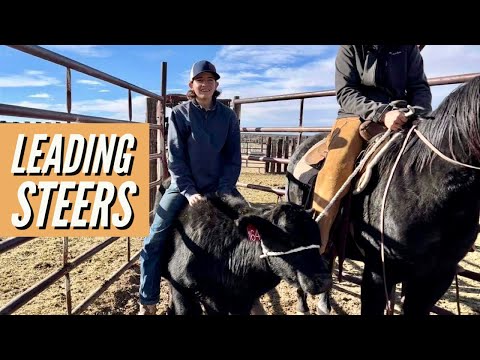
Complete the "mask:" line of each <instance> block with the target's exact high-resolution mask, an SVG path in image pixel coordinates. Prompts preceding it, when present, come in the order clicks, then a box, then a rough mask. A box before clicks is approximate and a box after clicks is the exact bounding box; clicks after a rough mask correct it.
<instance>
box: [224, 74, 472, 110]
mask: <svg viewBox="0 0 480 360" xmlns="http://www.w3.org/2000/svg"><path fill="white" fill-rule="evenodd" d="M477 76H480V73H469V74H462V75H452V76H439V77H435V78H431V79H428V83H429V84H430V85H431V86H437V85H448V84H459V83H463V82H466V81H469V80H471V79H473V78H474V77H477ZM335 94H336V92H335V90H324V91H311V92H301V93H293V94H284V95H271V96H259V97H251V98H243V99H242V98H238V99H233V100H232V104H233V105H238V104H254V103H261V102H270V101H283V100H300V99H308V98H317V97H326V96H335Z"/></svg>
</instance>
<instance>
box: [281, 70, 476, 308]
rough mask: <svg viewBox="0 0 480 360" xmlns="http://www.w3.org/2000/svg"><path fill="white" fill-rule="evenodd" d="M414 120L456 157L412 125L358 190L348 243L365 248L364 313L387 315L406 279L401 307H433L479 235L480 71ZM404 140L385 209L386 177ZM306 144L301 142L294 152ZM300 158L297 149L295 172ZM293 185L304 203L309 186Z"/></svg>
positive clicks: (293, 197)
mask: <svg viewBox="0 0 480 360" xmlns="http://www.w3.org/2000/svg"><path fill="white" fill-rule="evenodd" d="M412 125H415V126H416V128H415V130H418V132H419V133H420V134H423V136H424V137H425V138H426V139H428V141H429V142H430V143H431V144H432V145H433V146H434V147H435V148H436V149H438V151H439V152H441V153H442V154H444V155H445V156H447V157H448V158H450V159H453V160H455V162H451V161H448V160H446V159H444V158H443V157H442V156H441V155H439V154H438V153H437V152H435V151H434V150H432V149H431V148H430V147H429V146H427V145H426V143H425V142H424V141H422V140H421V139H420V137H419V135H417V133H416V132H412V133H411V136H410V138H409V139H408V140H407V141H406V142H405V139H406V137H407V134H408V131H409V129H408V128H406V129H404V130H403V131H402V134H401V135H400V136H399V137H397V138H396V139H395V140H393V142H392V145H391V146H390V147H389V148H388V150H387V151H386V153H385V154H384V156H383V157H382V158H381V159H380V161H379V162H378V164H377V165H376V166H375V167H374V168H373V173H372V178H371V180H370V182H369V184H368V185H367V187H366V188H365V190H363V191H362V192H361V193H359V194H358V195H354V196H353V197H352V203H351V222H352V224H353V229H354V231H353V233H351V236H349V238H348V239H347V249H348V248H349V247H350V248H356V247H358V248H359V249H361V252H362V253H363V255H364V256H363V261H364V264H365V266H364V270H363V276H362V282H361V303H362V305H361V313H362V314H383V313H384V310H385V308H386V305H387V301H388V300H387V299H388V294H390V293H391V291H392V290H393V289H394V285H395V284H397V283H400V282H402V283H403V292H404V296H405V300H404V303H403V313H404V314H405V315H422V314H429V312H430V310H431V308H432V307H433V305H435V303H436V302H437V301H438V300H439V299H440V298H441V297H442V296H443V295H444V293H445V292H446V291H447V290H448V288H449V286H450V285H451V283H452V280H453V278H454V276H455V273H456V269H457V264H458V262H459V261H460V260H462V258H463V257H464V256H465V255H466V254H467V252H468V250H469V249H470V248H471V247H472V245H473V244H474V242H475V239H476V237H477V234H478V221H479V209H480V201H479V200H480V168H477V169H476V168H474V167H479V166H480V77H476V78H474V79H472V80H470V81H469V82H467V83H465V84H463V85H461V86H460V87H458V88H457V89H456V90H454V91H453V92H452V93H451V94H450V95H448V96H447V97H446V98H445V99H444V100H443V102H442V103H441V104H440V105H439V106H438V108H437V109H436V110H435V111H433V112H432V113H431V116H429V117H428V118H420V117H413V121H412ZM321 137H322V136H319V137H318V138H321ZM404 143H405V144H404ZM404 145H405V148H404V152H403V155H402V156H401V157H400V159H399V160H398V165H397V166H396V168H395V170H394V172H393V176H392V179H391V183H390V185H389V187H388V192H387V194H386V199H385V203H384V211H383V213H382V211H381V208H382V198H383V197H384V194H385V191H386V185H387V182H388V178H389V177H390V175H391V172H392V168H393V166H394V163H395V162H396V161H397V157H398V155H399V153H400V151H401V148H402V146H404ZM310 146H311V145H310ZM306 150H307V149H305V147H302V146H300V147H298V148H297V150H296V152H298V153H300V152H303V153H305V152H306ZM300 157H301V156H299V155H297V154H294V155H293V157H292V159H293V161H291V164H289V169H290V171H291V170H292V169H293V168H294V166H295V161H297V162H298V160H299V159H300ZM460 163H461V164H460ZM462 164H463V165H462ZM465 165H466V166H465ZM287 187H288V196H289V200H290V201H292V202H297V203H298V202H301V199H302V198H303V191H305V189H302V188H301V187H299V186H297V185H295V184H293V183H292V181H288V182H287ZM382 221H383V227H382ZM382 229H383V241H382ZM382 243H383V249H384V250H383V253H384V261H382V256H381V255H382V254H381V253H382V250H381V248H382ZM352 244H353V245H352ZM346 256H347V257H349V255H348V251H347V254H346ZM300 295H301V294H300ZM327 302H328V294H323V296H320V299H319V304H318V307H319V308H323V310H325V307H326V306H327V305H328V304H327Z"/></svg>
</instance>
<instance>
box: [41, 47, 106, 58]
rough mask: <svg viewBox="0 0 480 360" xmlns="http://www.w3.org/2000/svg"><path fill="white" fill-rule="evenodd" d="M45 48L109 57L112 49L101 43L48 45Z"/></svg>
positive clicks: (88, 55)
mask: <svg viewBox="0 0 480 360" xmlns="http://www.w3.org/2000/svg"><path fill="white" fill-rule="evenodd" d="M44 47H45V48H47V49H49V50H51V51H54V52H61V51H64V52H68V53H73V54H75V55H80V56H87V57H108V56H110V51H108V50H107V49H105V48H104V47H102V46H100V45H46V46H44Z"/></svg>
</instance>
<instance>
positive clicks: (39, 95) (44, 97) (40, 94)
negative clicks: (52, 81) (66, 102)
mask: <svg viewBox="0 0 480 360" xmlns="http://www.w3.org/2000/svg"><path fill="white" fill-rule="evenodd" d="M28 97H31V98H39V99H50V94H47V93H39V94H32V95H28Z"/></svg>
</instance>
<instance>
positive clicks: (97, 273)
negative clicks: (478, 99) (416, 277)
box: [0, 163, 480, 315]
mask: <svg viewBox="0 0 480 360" xmlns="http://www.w3.org/2000/svg"><path fill="white" fill-rule="evenodd" d="M240 182H243V183H252V184H261V185H265V186H271V187H283V186H284V185H285V176H284V175H270V174H269V175H265V174H263V170H262V167H259V168H255V167H252V163H249V168H244V170H243V171H242V175H241V177H240ZM239 190H240V192H241V193H242V194H243V195H244V196H245V198H246V199H247V200H248V201H250V202H252V203H271V202H276V201H278V200H279V199H278V197H277V196H276V195H275V194H272V193H266V192H262V191H258V190H252V189H246V188H239ZM104 239H105V238H69V240H68V247H69V259H70V260H71V259H74V258H75V257H77V256H78V255H80V254H82V253H83V252H85V251H87V250H88V249H90V248H92V247H93V246H95V245H96V244H99V243H100V242H102V240H104ZM2 240H3V239H2ZM142 240H143V239H141V238H132V239H131V241H130V242H131V254H135V253H136V252H137V251H138V250H139V249H140V248H141V246H142ZM126 253H127V240H126V239H120V240H118V241H116V242H114V243H113V244H111V245H109V246H107V247H106V248H105V249H103V250H102V251H101V252H100V253H99V254H97V255H95V256H93V257H92V258H91V259H90V260H89V261H87V262H86V263H84V264H82V265H81V266H79V267H78V268H76V269H75V270H74V271H72V272H71V274H70V280H71V285H70V287H71V296H72V304H73V306H72V307H73V308H75V307H76V306H78V304H80V303H81V302H82V301H83V300H84V299H85V297H87V296H88V295H89V294H90V293H91V292H92V291H94V290H95V289H96V288H98V287H99V286H101V285H102V284H103V282H104V281H105V279H107V278H108V277H109V276H110V275H111V274H113V273H114V272H115V271H116V270H117V269H118V268H119V267H120V266H121V265H122V264H124V263H125V262H126V258H127V255H126ZM62 259H63V238H40V239H35V240H32V241H30V242H27V243H25V244H23V245H21V246H19V247H17V248H15V249H12V250H10V251H7V252H6V253H3V254H1V255H0V308H1V307H3V306H4V305H5V304H7V303H8V302H9V301H11V300H12V299H13V298H14V297H15V296H17V295H19V294H20V293H21V292H23V291H25V290H26V289H28V288H30V287H31V286H32V285H34V284H35V283H37V282H38V281H40V280H41V279H43V278H44V277H45V276H47V275H48V274H50V273H52V272H54V271H55V270H56V269H57V268H59V267H61V265H62ZM362 266H363V265H362V263H359V262H353V261H348V260H347V261H346V262H345V264H344V274H345V275H352V276H356V277H360V276H361V271H362ZM461 266H463V267H464V268H465V269H467V270H471V271H475V272H480V237H479V239H477V242H476V251H475V252H471V253H469V254H468V255H467V256H466V258H465V259H464V260H463V261H462V262H461ZM139 273H140V271H139V266H138V261H137V263H136V264H135V265H134V266H132V267H131V268H130V269H128V270H127V271H126V272H125V273H124V274H123V275H122V276H121V277H120V278H119V279H118V280H117V281H116V282H115V283H113V284H112V285H111V286H110V287H109V288H108V290H107V291H106V292H105V293H104V294H102V295H101V296H100V297H99V298H98V299H97V300H96V301H95V302H94V303H93V304H91V305H90V306H89V307H88V308H87V310H85V311H84V312H83V314H91V315H92V314H104V315H105V314H115V315H134V314H136V312H137V311H138V303H137V301H138V284H139V276H140V275H139ZM458 286H459V297H460V312H461V314H462V315H478V314H480V283H479V282H476V281H473V280H470V279H468V278H465V277H462V276H459V277H458ZM455 289H456V286H455V281H454V282H453V284H452V285H451V287H450V289H449V291H448V292H447V294H445V296H444V297H443V298H442V299H441V300H440V301H439V302H438V303H437V305H438V306H439V307H441V308H443V309H447V310H450V311H452V312H453V313H455V314H457V303H456V290H455ZM359 290H360V289H359V286H358V285H355V284H353V283H350V282H348V281H342V282H341V283H339V282H338V280H337V279H336V277H335V279H334V288H333V292H332V293H333V301H332V302H333V304H332V307H333V311H332V314H341V315H358V314H360V306H359V305H360V295H359V294H360V292H359ZM399 293H400V286H398V287H397V294H399ZM161 299H162V301H161V304H160V306H159V310H160V313H163V312H164V310H165V308H166V299H167V293H166V287H165V284H164V283H163V282H162V289H161ZM261 302H262V304H263V305H264V307H265V309H266V311H267V313H268V314H275V315H293V314H295V313H296V311H295V305H296V297H295V289H293V288H291V287H290V286H289V285H287V284H286V283H284V282H282V283H280V284H279V285H278V286H277V288H276V289H274V290H273V291H271V292H270V293H267V294H265V295H264V296H263V297H262V298H261ZM398 303H399V301H397V304H398ZM308 304H309V306H310V308H311V309H312V310H313V309H315V299H314V298H313V297H311V296H309V297H308ZM399 311H400V309H399V308H398V306H397V307H396V313H397V314H398V313H399ZM66 313H67V310H66V300H65V280H64V278H62V279H60V280H58V281H57V282H55V283H54V284H53V285H52V286H50V287H48V288H47V289H46V290H44V291H43V292H42V293H40V294H39V295H38V296H37V297H36V298H34V299H33V300H31V301H30V302H29V303H27V304H26V305H24V306H23V307H21V308H20V309H18V310H17V311H15V312H14V314H52V315H53V314H66Z"/></svg>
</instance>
